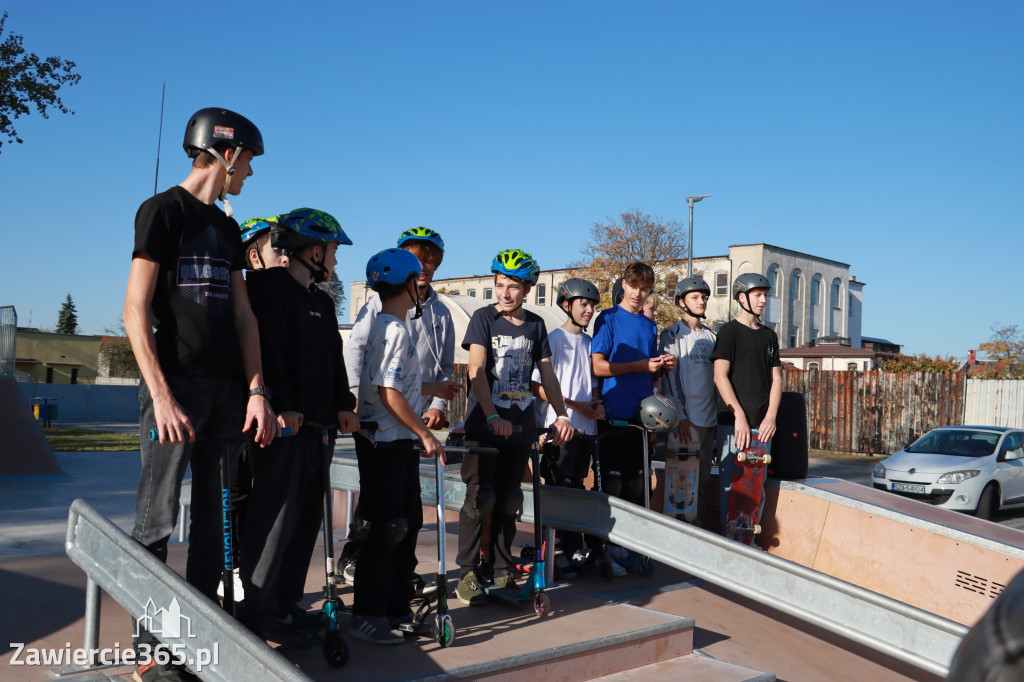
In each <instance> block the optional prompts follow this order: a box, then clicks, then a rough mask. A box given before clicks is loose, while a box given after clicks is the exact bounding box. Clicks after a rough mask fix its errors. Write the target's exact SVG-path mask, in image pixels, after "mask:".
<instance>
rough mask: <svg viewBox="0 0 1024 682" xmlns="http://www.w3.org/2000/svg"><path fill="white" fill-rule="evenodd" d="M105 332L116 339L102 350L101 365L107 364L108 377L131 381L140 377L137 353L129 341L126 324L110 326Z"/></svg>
mask: <svg viewBox="0 0 1024 682" xmlns="http://www.w3.org/2000/svg"><path fill="white" fill-rule="evenodd" d="M103 331H104V332H105V333H106V334H108V335H110V336H113V337H114V339H113V340H111V341H109V342H107V343H104V344H103V346H102V347H101V348H100V364H106V366H107V376H111V377H120V378H131V379H137V378H138V377H140V376H141V372H139V363H138V362H137V361H136V360H135V352H134V351H133V350H132V344H131V341H129V340H128V334H127V332H125V329H124V323H123V322H122V323H118V324H117V325H113V326H109V327H107V328H106V329H104V330H103Z"/></svg>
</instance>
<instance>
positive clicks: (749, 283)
mask: <svg viewBox="0 0 1024 682" xmlns="http://www.w3.org/2000/svg"><path fill="white" fill-rule="evenodd" d="M771 288H772V283H771V282H769V281H768V278H767V277H765V276H764V275H762V274H760V273H757V272H747V273H744V274H742V275H740V276H739V277H737V278H736V281H735V282H733V283H732V297H733V298H739V295H740V294H749V293H750V292H751V291H753V290H754V289H768V290H769V291H770V290H771Z"/></svg>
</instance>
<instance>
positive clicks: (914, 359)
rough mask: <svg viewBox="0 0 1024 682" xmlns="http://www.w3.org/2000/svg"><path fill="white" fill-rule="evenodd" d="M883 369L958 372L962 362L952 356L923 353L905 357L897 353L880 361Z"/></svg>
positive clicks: (890, 370) (881, 358)
mask: <svg viewBox="0 0 1024 682" xmlns="http://www.w3.org/2000/svg"><path fill="white" fill-rule="evenodd" d="M878 361H879V363H881V365H882V369H884V370H885V371H887V372H957V371H959V370H960V361H959V360H957V359H956V358H954V357H952V356H950V357H947V358H944V357H942V356H941V355H936V356H935V357H930V356H928V355H925V354H924V353H921V354H920V355H904V354H902V353H896V354H895V355H891V356H882V357H880V358H879V359H878Z"/></svg>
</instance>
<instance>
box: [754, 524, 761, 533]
mask: <svg viewBox="0 0 1024 682" xmlns="http://www.w3.org/2000/svg"><path fill="white" fill-rule="evenodd" d="M760 534H761V525H760V524H757V523H755V524H754V535H760Z"/></svg>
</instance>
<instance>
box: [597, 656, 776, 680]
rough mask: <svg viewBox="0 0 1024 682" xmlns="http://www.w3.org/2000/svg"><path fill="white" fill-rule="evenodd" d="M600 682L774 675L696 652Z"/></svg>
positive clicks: (601, 678)
mask: <svg viewBox="0 0 1024 682" xmlns="http://www.w3.org/2000/svg"><path fill="white" fill-rule="evenodd" d="M595 679H596V680H600V681H601V682H632V680H644V682H678V681H679V680H687V682H775V679H776V678H775V675H773V674H771V673H763V672H759V671H757V670H751V669H750V668H744V667H742V666H739V665H733V664H732V663H726V662H724V661H718V660H715V659H714V658H712V657H710V656H707V655H705V654H702V653H701V652H700V651H695V652H694V653H692V654H690V655H688V656H680V657H679V658H673V659H671V660H668V661H659V662H658V663H652V664H650V665H645V666H643V667H641V668H634V669H633V670H627V671H625V672H621V673H613V674H611V675H605V676H604V677H598V678H595Z"/></svg>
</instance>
